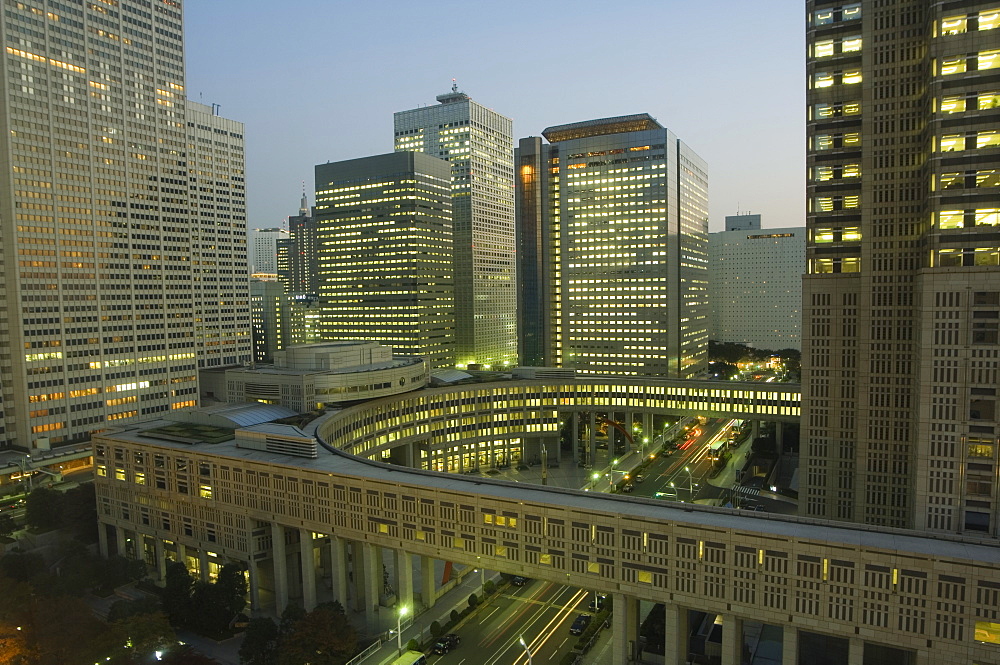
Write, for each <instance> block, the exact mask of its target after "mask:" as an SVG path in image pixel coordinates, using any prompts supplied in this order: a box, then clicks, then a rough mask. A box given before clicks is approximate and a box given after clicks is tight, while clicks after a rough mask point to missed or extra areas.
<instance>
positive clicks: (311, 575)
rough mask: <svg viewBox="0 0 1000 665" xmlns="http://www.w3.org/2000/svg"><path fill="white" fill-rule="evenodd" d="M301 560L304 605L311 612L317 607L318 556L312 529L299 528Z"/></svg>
mask: <svg viewBox="0 0 1000 665" xmlns="http://www.w3.org/2000/svg"><path fill="white" fill-rule="evenodd" d="M299 560H300V562H301V563H302V607H304V608H305V610H306V612H311V611H313V609H315V608H316V558H315V556H314V552H313V535H312V531H311V530H310V529H299Z"/></svg>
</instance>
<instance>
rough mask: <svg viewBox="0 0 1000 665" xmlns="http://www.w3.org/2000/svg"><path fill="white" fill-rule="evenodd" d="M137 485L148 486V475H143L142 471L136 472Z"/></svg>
mask: <svg viewBox="0 0 1000 665" xmlns="http://www.w3.org/2000/svg"><path fill="white" fill-rule="evenodd" d="M135 484H136V485H145V484H146V474H145V473H143V472H142V471H136V472H135Z"/></svg>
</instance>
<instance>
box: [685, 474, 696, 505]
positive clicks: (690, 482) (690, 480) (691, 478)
mask: <svg viewBox="0 0 1000 665" xmlns="http://www.w3.org/2000/svg"><path fill="white" fill-rule="evenodd" d="M684 470H685V471H687V474H688V492H690V493H691V498H692V499H693V498H694V476H692V475H691V467H689V466H686V467H684Z"/></svg>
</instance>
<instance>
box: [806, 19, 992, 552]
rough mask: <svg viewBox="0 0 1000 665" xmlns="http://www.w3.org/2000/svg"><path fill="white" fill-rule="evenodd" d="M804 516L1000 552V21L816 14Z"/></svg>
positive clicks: (810, 38)
mask: <svg viewBox="0 0 1000 665" xmlns="http://www.w3.org/2000/svg"><path fill="white" fill-rule="evenodd" d="M807 12H808V13H807V19H808V27H807V44H808V52H809V56H808V68H807V77H808V92H807V101H808V114H809V115H808V121H807V127H808V142H809V146H808V157H807V167H808V205H809V208H808V229H809V244H808V272H809V274H808V275H807V277H806V279H805V282H804V285H803V291H804V297H803V303H804V305H803V307H804V312H803V315H804V319H805V321H807V322H808V325H807V327H806V329H805V330H804V331H803V332H804V335H803V377H802V378H803V438H802V463H803V465H804V473H803V476H802V477H803V480H804V482H803V487H802V491H801V493H800V497H801V500H802V503H803V511H804V513H805V514H806V515H813V516H823V517H830V518H834V519H842V520H856V521H860V522H866V523H870V524H878V525H886V526H899V527H912V528H918V529H927V530H939V531H950V532H962V531H972V532H979V533H985V534H989V535H992V536H997V535H998V533H1000V520H998V515H1000V487H998V486H997V478H998V476H997V473H996V471H997V438H996V437H997V432H998V427H1000V423H998V413H1000V412H998V410H997V408H996V400H997V366H998V354H1000V346H998V332H997V328H998V323H997V322H998V320H1000V241H998V240H997V227H998V225H1000V213H998V208H997V189H996V186H997V185H998V184H1000V181H998V179H997V175H996V174H997V173H1000V151H998V146H1000V131H998V129H997V121H998V118H1000V110H997V109H998V107H1000V90H998V88H997V78H996V77H997V74H996V72H994V71H991V70H997V71H1000V69H998V67H1000V30H997V29H996V28H997V27H998V26H1000V12H998V11H997V8H996V6H995V4H991V3H987V2H976V1H969V2H961V3H939V2H930V1H929V0H877V1H876V0H864V1H863V2H852V3H828V2H815V1H810V2H808V3H807Z"/></svg>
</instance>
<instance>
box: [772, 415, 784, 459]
mask: <svg viewBox="0 0 1000 665" xmlns="http://www.w3.org/2000/svg"><path fill="white" fill-rule="evenodd" d="M774 443H775V447H776V448H777V450H778V455H779V456H780V455H784V454H785V423H783V422H781V421H780V420H779V421H777V422H776V423H774Z"/></svg>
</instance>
